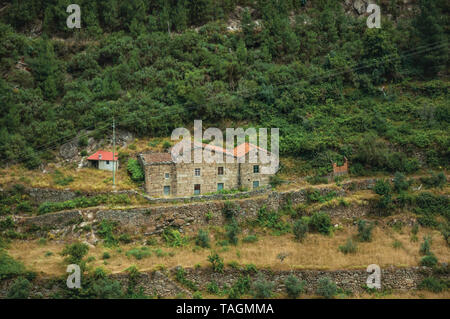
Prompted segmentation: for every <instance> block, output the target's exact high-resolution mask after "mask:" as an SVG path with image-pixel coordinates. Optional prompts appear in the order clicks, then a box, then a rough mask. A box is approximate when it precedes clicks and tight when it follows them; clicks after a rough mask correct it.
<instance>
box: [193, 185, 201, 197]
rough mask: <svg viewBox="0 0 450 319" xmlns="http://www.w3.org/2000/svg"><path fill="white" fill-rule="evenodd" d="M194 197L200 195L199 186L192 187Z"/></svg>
mask: <svg viewBox="0 0 450 319" xmlns="http://www.w3.org/2000/svg"><path fill="white" fill-rule="evenodd" d="M194 195H200V184H195V185H194Z"/></svg>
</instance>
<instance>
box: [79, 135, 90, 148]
mask: <svg viewBox="0 0 450 319" xmlns="http://www.w3.org/2000/svg"><path fill="white" fill-rule="evenodd" d="M78 146H79V147H86V146H88V138H87V136H82V137H80V138H79V139H78Z"/></svg>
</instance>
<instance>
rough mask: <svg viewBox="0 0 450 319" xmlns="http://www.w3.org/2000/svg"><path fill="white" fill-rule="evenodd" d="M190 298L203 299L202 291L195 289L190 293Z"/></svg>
mask: <svg viewBox="0 0 450 319" xmlns="http://www.w3.org/2000/svg"><path fill="white" fill-rule="evenodd" d="M192 299H203V296H202V293H201V292H200V291H195V292H194V293H193V294H192Z"/></svg>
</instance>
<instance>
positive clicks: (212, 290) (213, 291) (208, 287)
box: [206, 281, 220, 295]
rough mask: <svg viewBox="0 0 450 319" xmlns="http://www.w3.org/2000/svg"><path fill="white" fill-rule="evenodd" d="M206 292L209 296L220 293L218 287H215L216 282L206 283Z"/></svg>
mask: <svg viewBox="0 0 450 319" xmlns="http://www.w3.org/2000/svg"><path fill="white" fill-rule="evenodd" d="M206 290H207V291H208V292H209V293H210V294H214V295H218V294H219V293H220V289H219V286H218V285H217V282H215V281H211V282H210V283H208V285H206Z"/></svg>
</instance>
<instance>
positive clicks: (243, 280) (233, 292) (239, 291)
mask: <svg viewBox="0 0 450 319" xmlns="http://www.w3.org/2000/svg"><path fill="white" fill-rule="evenodd" d="M250 287H251V279H250V276H249V275H247V276H240V277H239V278H238V279H237V280H236V281H235V282H234V283H233V285H232V286H231V288H230V290H229V294H228V298H230V299H238V298H240V297H241V296H242V295H245V294H247V293H248V292H249V291H250Z"/></svg>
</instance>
